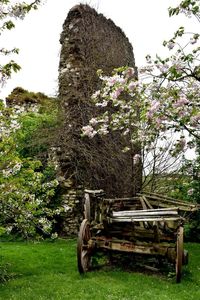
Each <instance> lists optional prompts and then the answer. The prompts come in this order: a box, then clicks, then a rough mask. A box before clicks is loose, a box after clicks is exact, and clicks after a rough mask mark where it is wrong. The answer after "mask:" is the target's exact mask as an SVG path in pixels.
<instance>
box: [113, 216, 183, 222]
mask: <svg viewBox="0 0 200 300" xmlns="http://www.w3.org/2000/svg"><path fill="white" fill-rule="evenodd" d="M182 219H183V218H181V217H170V216H167V217H159V216H158V217H155V216H152V217H146V218H142V217H129V218H128V217H124V218H123V217H121V218H119V217H118V218H109V222H110V223H112V222H143V221H147V222H153V221H156V222H161V221H179V220H182Z"/></svg>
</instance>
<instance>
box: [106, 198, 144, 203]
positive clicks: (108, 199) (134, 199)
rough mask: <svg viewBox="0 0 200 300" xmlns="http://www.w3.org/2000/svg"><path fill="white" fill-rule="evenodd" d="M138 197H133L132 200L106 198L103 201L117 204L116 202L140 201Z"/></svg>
mask: <svg viewBox="0 0 200 300" xmlns="http://www.w3.org/2000/svg"><path fill="white" fill-rule="evenodd" d="M138 200H139V198H138V197H131V198H104V199H103V201H105V202H115V201H138Z"/></svg>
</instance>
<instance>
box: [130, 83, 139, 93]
mask: <svg viewBox="0 0 200 300" xmlns="http://www.w3.org/2000/svg"><path fill="white" fill-rule="evenodd" d="M137 86H138V82H137V81H131V82H130V83H129V85H128V89H129V90H130V91H133V90H134V89H135V88H136V87H137Z"/></svg>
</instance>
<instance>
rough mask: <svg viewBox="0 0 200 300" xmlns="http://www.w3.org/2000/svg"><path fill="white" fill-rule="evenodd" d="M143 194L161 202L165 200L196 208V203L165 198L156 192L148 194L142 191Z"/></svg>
mask: <svg viewBox="0 0 200 300" xmlns="http://www.w3.org/2000/svg"><path fill="white" fill-rule="evenodd" d="M138 195H141V196H142V195H143V194H138ZM144 195H145V196H146V197H147V198H149V199H150V201H151V199H152V200H156V201H161V202H167V203H171V204H173V205H177V206H179V205H180V206H185V207H190V208H196V205H194V204H190V203H187V202H185V201H179V200H175V199H173V198H167V197H164V196H160V195H159V196H157V194H150V193H149V194H148V193H144Z"/></svg>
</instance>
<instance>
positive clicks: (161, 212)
mask: <svg viewBox="0 0 200 300" xmlns="http://www.w3.org/2000/svg"><path fill="white" fill-rule="evenodd" d="M171 215H173V216H174V215H178V209H177V208H172V209H168V208H167V209H147V210H133V211H128V210H126V211H113V213H112V216H113V217H126V216H131V217H134V216H171Z"/></svg>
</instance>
